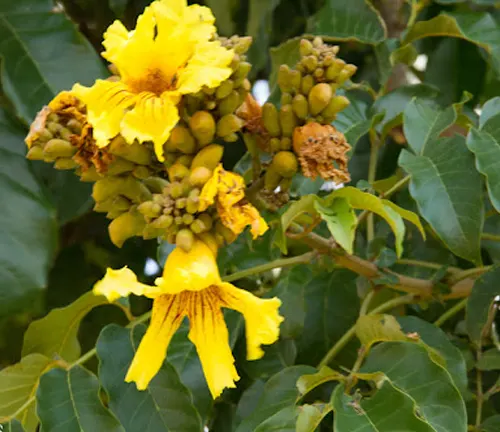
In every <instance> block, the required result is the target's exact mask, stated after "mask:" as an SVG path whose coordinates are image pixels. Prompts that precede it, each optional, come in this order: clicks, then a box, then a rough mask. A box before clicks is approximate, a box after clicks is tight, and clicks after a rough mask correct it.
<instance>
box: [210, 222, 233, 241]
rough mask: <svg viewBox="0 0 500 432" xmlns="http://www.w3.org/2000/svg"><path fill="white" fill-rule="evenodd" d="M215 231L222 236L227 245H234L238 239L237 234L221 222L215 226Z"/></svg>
mask: <svg viewBox="0 0 500 432" xmlns="http://www.w3.org/2000/svg"><path fill="white" fill-rule="evenodd" d="M215 231H216V233H217V234H219V235H221V236H222V238H223V239H224V240H225V242H226V243H232V242H234V241H235V240H236V238H237V237H238V235H237V234H235V233H234V232H232V231H231V230H230V229H229V228H227V227H225V226H224V225H222V223H221V222H217V223H216V224H215Z"/></svg>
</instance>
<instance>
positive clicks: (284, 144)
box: [280, 137, 292, 150]
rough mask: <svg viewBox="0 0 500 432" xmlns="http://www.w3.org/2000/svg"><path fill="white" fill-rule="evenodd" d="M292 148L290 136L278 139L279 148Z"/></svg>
mask: <svg viewBox="0 0 500 432" xmlns="http://www.w3.org/2000/svg"><path fill="white" fill-rule="evenodd" d="M291 148H292V139H291V138H290V137H283V138H281V141H280V149H281V150H290V149H291Z"/></svg>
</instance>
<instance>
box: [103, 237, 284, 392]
mask: <svg viewBox="0 0 500 432" xmlns="http://www.w3.org/2000/svg"><path fill="white" fill-rule="evenodd" d="M155 284H156V285H155V286H149V285H145V284H142V283H140V282H138V281H137V277H136V276H135V274H134V273H133V272H132V271H131V270H130V269H128V268H126V267H125V268H122V269H120V270H112V269H108V271H107V273H106V276H105V277H104V279H102V280H101V281H100V282H98V283H97V284H96V285H95V287H94V292H95V293H96V294H102V295H105V296H106V297H107V298H108V299H109V300H110V301H113V300H116V299H117V298H118V297H122V296H126V295H128V294H131V293H132V294H135V295H144V296H147V297H150V298H154V304H153V314H152V317H151V323H150V325H149V328H148V330H147V332H146V334H145V335H144V338H143V339H142V341H141V343H140V345H139V348H138V350H137V352H136V354H135V357H134V359H133V361H132V364H131V365H130V368H129V370H128V372H127V376H126V378H125V380H126V381H127V382H132V381H134V382H135V383H136V385H137V388H138V389H139V390H144V389H145V388H146V387H147V386H148V384H149V382H150V381H151V380H152V379H153V377H154V376H155V375H156V374H157V372H158V370H159V369H160V367H161V365H162V363H163V360H164V359H165V356H166V354H167V348H168V345H169V343H170V340H171V338H172V336H173V335H174V333H175V332H176V330H177V329H178V328H179V326H180V324H181V322H182V320H183V319H184V317H185V316H187V317H188V319H189V323H190V331H189V339H190V340H191V342H193V343H194V344H195V346H196V350H197V352H198V355H199V357H200V361H201V365H202V367H203V372H204V374H205V377H206V380H207V383H208V387H209V389H210V392H211V393H212V396H213V397H214V398H216V397H217V396H219V395H220V394H221V393H222V391H223V390H224V389H225V388H226V387H235V381H237V380H239V376H238V373H237V372H236V368H235V367H234V358H233V355H232V353H231V348H230V346H229V342H228V331H227V327H226V323H225V322H224V316H223V314H222V311H221V308H223V307H224V308H230V309H234V310H237V311H239V312H241V313H242V314H243V316H244V318H245V322H246V339H247V358H248V359H249V360H256V359H259V358H261V357H262V356H263V354H264V352H263V351H262V349H261V345H263V344H264V345H269V344H272V343H274V342H276V340H277V339H278V337H279V325H280V323H281V322H282V321H283V318H282V317H281V316H280V315H279V313H278V309H279V307H280V305H281V302H280V300H279V299H277V298H272V299H260V298H258V297H255V296H254V295H253V294H251V293H249V292H247V291H244V290H241V289H239V288H236V287H235V286H233V285H231V284H230V283H225V282H222V280H221V278H220V275H219V271H218V269H217V264H216V262H215V257H214V255H213V253H212V252H211V250H210V249H209V247H208V246H207V245H205V243H203V242H201V241H199V240H198V241H196V242H195V244H194V246H193V248H192V249H191V251H190V252H184V251H183V250H182V249H180V248H176V249H174V251H173V252H172V253H171V254H170V255H169V256H168V258H167V262H166V263H165V269H164V271H163V277H161V278H158V279H157V280H156V281H155Z"/></svg>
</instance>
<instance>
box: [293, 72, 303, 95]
mask: <svg viewBox="0 0 500 432" xmlns="http://www.w3.org/2000/svg"><path fill="white" fill-rule="evenodd" d="M301 81H302V74H301V73H300V72H299V71H298V70H291V71H290V85H291V87H292V89H293V90H295V91H299V90H300V84H301Z"/></svg>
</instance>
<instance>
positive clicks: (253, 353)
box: [218, 282, 283, 360]
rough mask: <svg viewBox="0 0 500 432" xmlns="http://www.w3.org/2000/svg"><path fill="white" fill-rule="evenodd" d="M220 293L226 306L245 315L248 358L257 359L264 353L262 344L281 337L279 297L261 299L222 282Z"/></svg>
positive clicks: (272, 341) (268, 343)
mask: <svg viewBox="0 0 500 432" xmlns="http://www.w3.org/2000/svg"><path fill="white" fill-rule="evenodd" d="M218 286H219V293H220V294H219V295H220V297H221V300H222V302H223V305H224V306H225V307H228V308H230V309H234V310H237V311H239V312H241V313H242V314H243V316H244V317H245V328H246V338H247V359H248V360H257V359H259V358H261V357H262V356H263V355H264V351H263V350H262V348H261V347H260V346H261V345H270V344H272V343H274V342H276V341H277V340H278V338H279V326H280V323H281V322H282V321H283V317H282V316H281V315H280V314H279V312H278V309H279V307H280V306H281V301H280V300H279V299H278V298H276V297H275V298H272V299H260V298H258V297H255V296H254V295H253V294H251V293H249V292H248V291H244V290H241V289H239V288H236V287H235V286H234V285H231V284H230V283H224V282H223V283H221V284H219V285H218Z"/></svg>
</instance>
